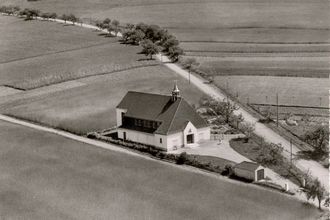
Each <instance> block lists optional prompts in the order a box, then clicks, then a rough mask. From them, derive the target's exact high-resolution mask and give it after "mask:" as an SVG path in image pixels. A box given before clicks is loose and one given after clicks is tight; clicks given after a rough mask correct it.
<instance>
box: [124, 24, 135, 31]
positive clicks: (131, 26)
mask: <svg viewBox="0 0 330 220" xmlns="http://www.w3.org/2000/svg"><path fill="white" fill-rule="evenodd" d="M125 28H126V29H127V30H130V31H132V30H134V28H135V25H134V24H131V23H127V24H126V26H125Z"/></svg>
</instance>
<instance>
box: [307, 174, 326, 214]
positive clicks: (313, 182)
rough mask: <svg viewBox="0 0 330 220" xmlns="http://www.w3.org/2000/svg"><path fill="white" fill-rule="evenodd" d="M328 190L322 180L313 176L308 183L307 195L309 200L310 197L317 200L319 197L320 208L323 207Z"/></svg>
mask: <svg viewBox="0 0 330 220" xmlns="http://www.w3.org/2000/svg"><path fill="white" fill-rule="evenodd" d="M326 196H327V191H326V189H325V188H324V186H323V185H322V184H321V182H320V180H319V179H317V178H315V179H313V178H311V179H310V180H309V181H308V182H307V184H306V197H307V201H308V200H309V199H312V200H315V198H317V200H318V203H319V209H321V202H322V200H324V199H326Z"/></svg>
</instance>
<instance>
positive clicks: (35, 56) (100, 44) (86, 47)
mask: <svg viewBox="0 0 330 220" xmlns="http://www.w3.org/2000/svg"><path fill="white" fill-rule="evenodd" d="M114 43H116V44H117V43H118V42H105V43H99V44H94V45H88V46H84V47H78V48H72V49H68V50H60V51H56V52H51V53H43V54H38V55H34V56H29V57H23V58H19V59H13V60H8V61H5V62H0V64H7V63H13V62H17V61H23V60H28V59H33V58H38V57H45V56H49V55H54V54H60V53H65V52H72V51H78V50H83V49H89V48H93V47H98V46H102V45H108V44H114Z"/></svg>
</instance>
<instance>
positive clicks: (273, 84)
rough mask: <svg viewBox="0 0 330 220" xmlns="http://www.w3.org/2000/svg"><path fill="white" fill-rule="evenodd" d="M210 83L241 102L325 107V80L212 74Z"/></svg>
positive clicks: (327, 102) (326, 84) (326, 80)
mask: <svg viewBox="0 0 330 220" xmlns="http://www.w3.org/2000/svg"><path fill="white" fill-rule="evenodd" d="M214 82H215V83H216V84H217V85H218V86H219V87H220V88H223V89H225V90H226V91H228V92H229V93H230V94H232V95H233V96H237V95H238V98H239V100H240V101H242V102H244V103H247V102H249V103H256V104H268V105H269V104H272V105H275V104H276V94H278V97H279V105H289V106H306V107H308V106H312V107H328V106H329V99H328V93H329V91H328V88H329V80H328V79H322V78H302V77H298V78H296V77H274V76H272V77H270V76H216V77H215V78H214Z"/></svg>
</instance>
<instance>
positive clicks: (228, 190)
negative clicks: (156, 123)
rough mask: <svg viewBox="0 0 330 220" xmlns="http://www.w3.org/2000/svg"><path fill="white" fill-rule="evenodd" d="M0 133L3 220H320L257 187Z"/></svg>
mask: <svg viewBox="0 0 330 220" xmlns="http://www.w3.org/2000/svg"><path fill="white" fill-rule="evenodd" d="M0 131H1V132H0V142H1V143H0V156H1V160H0V178H1V186H0V213H1V218H3V219H33V220H37V219H45V216H47V219H50V220H51V219H159V220H161V219H217V218H218V217H219V216H222V217H223V218H225V219H242V218H244V219H246V220H252V219H264V220H267V219H269V220H270V219H283V220H285V219H313V218H315V217H316V216H318V215H319V214H318V213H319V212H318V211H317V210H316V208H312V207H309V206H306V205H304V204H303V203H301V202H298V201H296V200H294V199H292V198H289V197H287V196H285V195H283V194H280V193H276V192H272V191H268V190H264V189H261V188H259V187H256V186H249V185H246V184H242V183H236V182H232V181H230V182H228V181H225V180H222V179H219V178H213V177H209V176H206V175H204V174H197V173H194V172H190V171H187V170H182V169H178V168H176V167H174V166H172V165H167V164H163V163H159V162H158V161H151V160H146V159H143V158H139V157H134V156H130V155H126V154H123V153H119V152H114V151H110V150H104V149H101V148H96V147H94V146H90V145H87V144H83V143H79V142H76V141H73V140H70V139H67V138H63V137H60V136H57V135H53V134H49V133H44V132H41V131H36V130H33V129H29V128H25V127H22V126H18V125H14V124H9V123H6V122H2V121H1V122H0ZM30 137H35V138H30ZM210 192H212V193H210ZM228 198H230V199H228ZM251 207H253V209H251Z"/></svg>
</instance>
